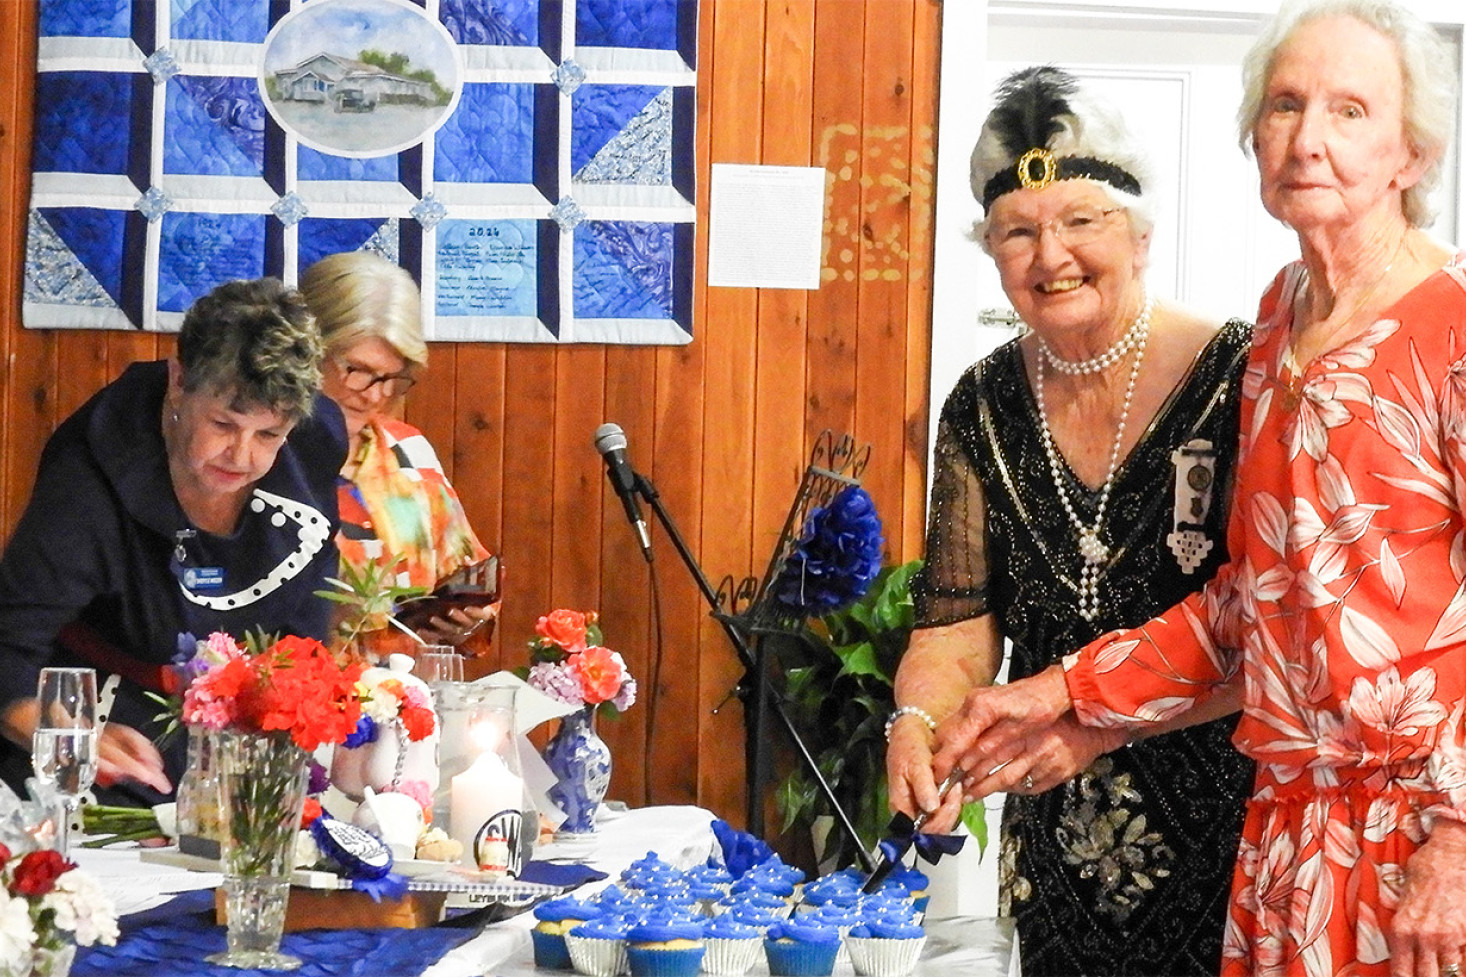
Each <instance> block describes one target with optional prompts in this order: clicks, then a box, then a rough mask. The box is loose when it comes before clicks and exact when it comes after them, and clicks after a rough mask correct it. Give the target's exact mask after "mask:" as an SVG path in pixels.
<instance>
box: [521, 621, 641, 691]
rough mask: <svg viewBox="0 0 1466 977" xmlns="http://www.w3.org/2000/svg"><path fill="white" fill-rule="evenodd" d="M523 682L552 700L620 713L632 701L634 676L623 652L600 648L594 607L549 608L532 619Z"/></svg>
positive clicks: (599, 631)
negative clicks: (535, 619)
mask: <svg viewBox="0 0 1466 977" xmlns="http://www.w3.org/2000/svg"><path fill="white" fill-rule="evenodd" d="M534 629H535V633H536V634H537V635H539V637H537V638H535V639H534V640H533V641H531V642H530V643H529V660H530V662H531V664H530V667H529V671H528V672H527V673H526V675H525V680H526V681H527V682H528V683H529V685H530V687H531V688H534V689H536V690H538V691H540V692H543V693H544V694H545V695H547V696H549V697H550V698H552V699H556V700H558V701H560V702H564V703H568V704H569V705H574V706H589V707H591V708H595V709H600V710H602V711H605V710H609V711H611V712H613V713H622V712H625V711H626V710H627V709H630V708H631V707H632V705H633V704H634V703H635V702H636V679H634V678H632V677H631V672H630V671H628V670H627V668H626V662H625V661H624V660H622V658H621V656H620V655H619V654H617V653H616V652H614V651H612V650H611V649H609V648H605V647H602V645H601V641H603V640H604V638H603V637H602V635H601V629H600V627H599V626H598V625H597V624H596V614H595V612H594V611H571V610H566V609H564V608H561V609H559V610H555V611H551V612H550V613H549V614H546V615H545V616H544V617H542V618H540V619H539V620H538V621H536V622H535V626H534Z"/></svg>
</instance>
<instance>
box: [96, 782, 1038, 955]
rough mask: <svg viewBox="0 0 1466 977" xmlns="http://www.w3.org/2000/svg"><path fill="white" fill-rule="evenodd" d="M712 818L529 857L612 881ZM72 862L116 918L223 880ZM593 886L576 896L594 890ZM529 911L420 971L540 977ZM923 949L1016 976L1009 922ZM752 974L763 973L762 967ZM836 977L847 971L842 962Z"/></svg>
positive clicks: (700, 846)
mask: <svg viewBox="0 0 1466 977" xmlns="http://www.w3.org/2000/svg"><path fill="white" fill-rule="evenodd" d="M712 820H713V816H712V814H711V813H709V812H708V811H705V810H703V809H702V808H697V807H647V808H639V809H637V810H633V811H627V812H624V813H620V814H617V813H615V812H607V816H606V817H605V818H604V819H603V820H602V821H601V822H600V823H599V827H600V830H599V832H598V834H597V836H596V838H595V841H594V843H593V844H591V845H588V846H586V847H584V848H581V849H576V848H571V847H568V846H563V845H547V846H541V847H540V848H538V849H536V851H535V858H537V859H544V860H557V859H565V860H574V861H584V862H585V863H586V864H588V865H590V866H591V867H592V868H595V869H599V870H600V871H602V872H605V873H606V874H607V875H608V876H610V878H611V879H615V878H616V876H617V875H619V874H620V872H621V871H622V870H623V869H625V868H626V866H628V865H630V864H631V863H632V862H633V861H635V860H636V859H638V858H641V857H642V856H644V855H645V854H646V853H647V852H649V851H654V852H656V853H657V854H658V855H659V856H660V857H661V858H663V859H664V860H666V861H668V862H670V863H672V864H673V865H676V866H677V867H679V868H689V867H691V866H693V865H697V864H700V863H702V862H704V861H706V860H707V857H708V855H710V854H711V853H712V852H713V850H714V847H715V846H716V841H715V840H714V838H713V834H712V831H711V830H710V829H709V825H710V824H711V822H712ZM74 857H75V859H76V861H77V862H78V863H79V864H80V865H81V866H82V867H83V868H84V869H86V870H87V871H88V872H90V873H92V874H93V875H94V876H96V877H97V879H98V881H99V882H101V884H102V886H103V887H104V888H105V889H106V890H107V892H108V894H110V895H111V896H112V897H113V899H114V900H115V901H116V902H117V904H118V911H119V912H120V913H124V914H126V913H133V912H139V911H141V910H143V909H147V908H150V907H152V906H156V905H159V904H161V903H163V902H166V901H168V899H170V898H172V896H173V894H174V893H177V892H184V891H187V890H190V889H212V888H215V887H216V886H218V885H219V884H220V883H221V881H222V878H221V876H219V875H218V874H217V873H211V872H191V871H188V870H185V869H179V868H172V867H170V866H165V865H154V864H147V863H144V862H142V861H141V860H140V859H139V856H138V851H137V850H136V849H131V850H129V849H123V850H117V851H94V850H91V849H77V850H75V852H74ZM605 884H608V883H593V884H592V885H590V886H586V887H585V888H583V889H581V890H578V891H577V895H582V896H583V895H585V894H588V893H589V892H593V891H595V889H596V888H599V887H600V886H601V885H605ZM534 922H535V921H534V916H533V914H532V913H528V912H526V913H522V914H520V915H518V916H515V917H514V918H512V919H508V920H504V921H503V922H500V923H494V924H492V925H490V926H487V927H485V928H484V930H483V931H482V932H481V933H479V935H477V936H475V937H474V938H473V939H471V940H469V941H468V942H467V943H464V944H463V945H461V946H459V947H458V948H456V949H454V950H452V951H451V952H449V953H448V954H447V955H445V956H444V957H443V958H442V959H441V960H439V961H438V962H437V963H435V964H434V965H433V966H432V967H430V968H428V969H427V970H426V971H424V975H423V977H479V975H492V977H543V972H542V971H538V970H536V969H535V966H534V953H533V950H532V948H531V945H530V939H529V931H530V929H531V928H532V927H533V926H534ZM926 925H927V934H928V937H927V945H926V948H925V950H924V951H923V952H922V958H921V962H920V963H919V964H918V965H917V969H916V977H1016V975H1017V974H1018V967H1017V955H1016V954H1015V953H1014V952H1013V946H1014V938H1013V924H1012V921H1011V920H994V919H977V918H969V917H961V918H952V919H941V920H931V919H929V920H927V923H926ZM752 973H753V974H755V975H758V974H767V973H768V970H767V968H766V967H765V966H764V964H763V963H762V962H760V963H758V964H757V965H755V967H754V969H753V971H752ZM835 973H836V974H837V975H849V974H853V971H852V970H851V969H850V965H849V964H848V963H842V964H840V965H839V966H837V968H836V970H835Z"/></svg>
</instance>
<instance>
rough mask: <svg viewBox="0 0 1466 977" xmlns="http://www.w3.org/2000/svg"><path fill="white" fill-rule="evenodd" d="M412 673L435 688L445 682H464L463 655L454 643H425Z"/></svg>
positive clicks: (431, 687) (418, 654) (419, 651)
mask: <svg viewBox="0 0 1466 977" xmlns="http://www.w3.org/2000/svg"><path fill="white" fill-rule="evenodd" d="M412 674H413V675H416V676H417V677H418V678H420V679H422V680H423V681H424V682H426V683H427V684H428V688H430V689H434V690H436V687H437V686H439V685H441V684H443V683H444V682H462V681H463V656H462V655H460V654H459V653H458V652H457V650H456V649H454V647H453V646H452V645H424V646H423V647H422V648H420V649H418V653H417V661H416V662H415V663H414V664H413V666H412Z"/></svg>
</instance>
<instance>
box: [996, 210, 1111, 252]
mask: <svg viewBox="0 0 1466 977" xmlns="http://www.w3.org/2000/svg"><path fill="white" fill-rule="evenodd" d="M1124 209H1125V208H1124V207H1111V208H1109V209H1108V210H1100V209H1098V208H1092V207H1078V208H1075V209H1074V210H1067V211H1065V212H1064V213H1062V214H1060V215H1059V216H1058V217H1055V218H1053V219H1052V220H1046V221H1036V222H1035V221H1013V222H998V223H992V224H989V225H988V229H987V233H986V234H985V235H984V237H985V238H986V240H987V244H988V250H990V251H991V252H992V253H993V254H994V255H996V256H997V257H999V258H1016V257H1020V256H1023V255H1027V254H1031V253H1032V252H1033V251H1035V250H1036V249H1037V248H1038V237H1039V234H1040V233H1042V232H1043V230H1044V228H1048V229H1049V231H1050V232H1052V233H1053V235H1054V237H1056V238H1057V239H1058V240H1059V243H1061V244H1063V245H1064V246H1065V247H1068V248H1076V247H1083V246H1084V245H1086V244H1093V243H1094V242H1095V241H1097V240H1099V237H1100V235H1101V234H1103V233H1104V232H1105V220H1106V218H1108V217H1109V216H1110V215H1111V214H1118V213H1119V212H1120V211H1122V210H1124Z"/></svg>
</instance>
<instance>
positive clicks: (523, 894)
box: [139, 848, 565, 906]
mask: <svg viewBox="0 0 1466 977" xmlns="http://www.w3.org/2000/svg"><path fill="white" fill-rule="evenodd" d="M139 854H140V856H141V859H142V861H144V862H152V863H154V864H158V865H171V866H173V867H175V868H186V869H188V870H190V871H193V872H218V871H219V863H218V862H217V861H214V860H212V859H208V858H201V857H199V856H198V855H187V854H184V853H183V852H180V851H178V850H177V849H176V848H148V849H144V850H142V851H141V852H140V853H139ZM392 869H393V871H394V872H396V873H397V874H399V875H403V876H406V877H407V891H408V892H443V893H450V894H453V893H457V894H466V895H471V896H473V897H474V898H473V900H472V901H473V903H474V904H475V905H486V904H488V903H503V904H506V905H511V906H513V905H520V906H528V905H532V904H533V903H535V902H538V901H539V900H541V899H547V898H550V897H551V896H558V895H560V894H561V893H563V892H564V891H565V890H564V889H563V888H562V887H560V886H558V885H545V884H543V883H539V882H520V881H518V880H517V879H491V878H488V877H486V876H484V874H483V873H481V872H475V871H473V870H471V869H467V868H463V867H462V866H457V865H454V864H452V863H449V862H429V861H424V860H422V859H403V860H401V861H398V862H396V863H395V864H394V865H393V867H392ZM290 884H291V885H292V886H294V887H296V888H300V889H318V890H327V891H333V890H336V891H339V890H344V889H350V888H351V880H350V879H346V878H342V877H341V876H339V875H337V874H336V873H335V872H323V871H320V870H319V869H296V870H295V872H294V873H292V874H291V876H290Z"/></svg>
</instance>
